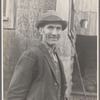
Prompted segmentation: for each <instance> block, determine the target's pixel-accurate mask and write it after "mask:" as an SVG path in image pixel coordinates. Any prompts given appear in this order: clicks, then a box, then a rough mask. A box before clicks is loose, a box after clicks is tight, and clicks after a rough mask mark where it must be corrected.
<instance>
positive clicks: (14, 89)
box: [6, 52, 37, 100]
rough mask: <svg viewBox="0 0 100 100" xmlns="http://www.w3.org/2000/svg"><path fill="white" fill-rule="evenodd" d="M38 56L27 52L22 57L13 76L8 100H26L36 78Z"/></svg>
mask: <svg viewBox="0 0 100 100" xmlns="http://www.w3.org/2000/svg"><path fill="white" fill-rule="evenodd" d="M36 61H37V59H36V56H35V55H34V54H32V53H29V52H25V53H23V54H22V56H21V57H20V59H19V61H18V63H17V65H16V67H15V71H14V74H13V76H12V79H11V82H10V85H9V88H8V91H7V96H6V99H7V100H25V97H26V95H27V93H28V91H29V88H30V87H31V83H32V81H33V79H34V77H35V70H36Z"/></svg>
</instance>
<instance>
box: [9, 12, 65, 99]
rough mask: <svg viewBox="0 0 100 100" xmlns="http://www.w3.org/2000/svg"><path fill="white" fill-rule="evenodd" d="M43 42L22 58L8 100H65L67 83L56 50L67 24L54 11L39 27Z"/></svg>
mask: <svg viewBox="0 0 100 100" xmlns="http://www.w3.org/2000/svg"><path fill="white" fill-rule="evenodd" d="M36 27H37V29H38V30H39V32H40V34H41V36H42V42H41V43H40V44H39V45H38V46H37V47H33V48H31V49H29V50H27V51H25V52H24V53H23V54H22V56H21V57H20V59H19V61H18V63H17V65H16V67H15V71H14V74H13V76H12V80H11V83H10V86H9V88H8V92H7V100H65V90H66V88H67V87H66V79H65V75H64V69H63V65H62V62H61V60H60V59H59V57H58V54H57V53H56V52H55V47H56V45H57V43H58V41H59V39H60V35H61V34H62V31H63V30H64V29H65V28H66V27H67V22H66V21H63V20H62V19H61V18H60V17H58V16H57V14H56V12H55V11H48V12H47V13H45V14H43V16H42V17H41V19H40V20H39V21H38V22H37V23H36Z"/></svg>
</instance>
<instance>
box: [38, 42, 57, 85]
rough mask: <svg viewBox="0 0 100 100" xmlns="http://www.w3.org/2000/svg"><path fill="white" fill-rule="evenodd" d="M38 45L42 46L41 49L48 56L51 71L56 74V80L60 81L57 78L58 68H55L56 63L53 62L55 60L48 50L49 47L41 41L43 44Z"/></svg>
mask: <svg viewBox="0 0 100 100" xmlns="http://www.w3.org/2000/svg"><path fill="white" fill-rule="evenodd" d="M38 47H39V48H40V50H41V51H42V52H43V53H44V55H45V57H46V60H47V62H48V63H49V65H50V69H51V71H52V73H53V75H54V78H55V80H56V82H57V83H58V81H57V79H56V74H55V73H56V72H55V71H56V70H55V64H54V62H53V60H52V58H51V56H50V54H49V52H48V50H47V48H46V47H45V45H44V44H43V43H41V44H39V45H38Z"/></svg>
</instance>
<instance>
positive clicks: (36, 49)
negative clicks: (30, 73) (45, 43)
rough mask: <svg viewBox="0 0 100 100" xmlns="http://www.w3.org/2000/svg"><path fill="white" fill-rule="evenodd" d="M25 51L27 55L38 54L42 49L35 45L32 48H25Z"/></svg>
mask: <svg viewBox="0 0 100 100" xmlns="http://www.w3.org/2000/svg"><path fill="white" fill-rule="evenodd" d="M24 53H25V54H27V55H38V54H39V53H40V50H39V47H38V46H34V47H32V48H29V49H27V50H25V51H24Z"/></svg>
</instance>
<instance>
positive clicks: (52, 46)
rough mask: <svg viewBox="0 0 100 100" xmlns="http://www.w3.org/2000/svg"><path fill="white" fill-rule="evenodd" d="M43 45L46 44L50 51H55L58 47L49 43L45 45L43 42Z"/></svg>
mask: <svg viewBox="0 0 100 100" xmlns="http://www.w3.org/2000/svg"><path fill="white" fill-rule="evenodd" d="M42 43H43V44H45V46H46V47H47V48H48V49H49V50H55V48H56V45H49V44H48V43H45V42H43V41H42Z"/></svg>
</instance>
